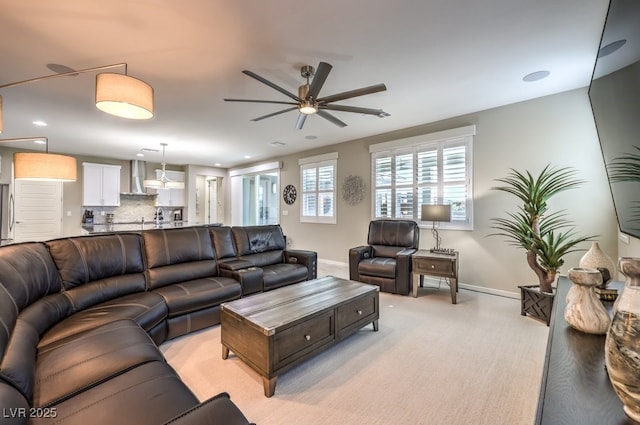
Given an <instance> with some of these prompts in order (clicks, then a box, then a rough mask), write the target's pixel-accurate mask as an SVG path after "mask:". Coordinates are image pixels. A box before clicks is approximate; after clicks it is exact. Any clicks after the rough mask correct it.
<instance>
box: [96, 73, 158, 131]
mask: <svg viewBox="0 0 640 425" xmlns="http://www.w3.org/2000/svg"><path fill="white" fill-rule="evenodd" d="M96 107H97V108H98V109H100V110H101V111H103V112H106V113H107V114H111V115H115V116H117V117H122V118H129V119H134V120H146V119H149V118H151V117H153V88H152V87H151V86H150V85H149V84H147V83H145V82H144V81H142V80H138V79H137V78H133V77H130V76H128V75H123V74H112V73H103V74H98V75H97V76H96Z"/></svg>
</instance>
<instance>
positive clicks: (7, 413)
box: [0, 378, 29, 425]
mask: <svg viewBox="0 0 640 425" xmlns="http://www.w3.org/2000/svg"><path fill="white" fill-rule="evenodd" d="M0 406H2V409H0V410H1V411H2V413H1V414H2V425H26V424H27V423H28V421H29V415H27V414H23V412H28V411H29V403H28V402H27V400H26V399H25V398H24V396H23V395H22V394H21V393H20V391H18V390H17V389H15V388H14V387H13V386H12V385H10V384H9V383H7V382H5V381H3V380H2V378H0Z"/></svg>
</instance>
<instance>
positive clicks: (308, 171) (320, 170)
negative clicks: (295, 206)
mask: <svg viewBox="0 0 640 425" xmlns="http://www.w3.org/2000/svg"><path fill="white" fill-rule="evenodd" d="M298 164H299V165H300V180H301V181H300V187H301V192H302V193H301V205H300V221H301V222H305V223H332V224H335V223H336V168H337V164H338V154H337V153H330V154H326V155H318V156H314V157H310V158H303V159H301V160H299V161H298Z"/></svg>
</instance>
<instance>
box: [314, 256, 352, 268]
mask: <svg viewBox="0 0 640 425" xmlns="http://www.w3.org/2000/svg"><path fill="white" fill-rule="evenodd" d="M318 264H326V265H327V266H336V267H344V268H346V269H348V268H349V263H343V262H342V261H334V260H325V259H324V258H318Z"/></svg>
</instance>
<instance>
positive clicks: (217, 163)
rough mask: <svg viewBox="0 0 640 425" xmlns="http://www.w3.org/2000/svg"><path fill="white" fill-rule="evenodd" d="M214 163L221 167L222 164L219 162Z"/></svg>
mask: <svg viewBox="0 0 640 425" xmlns="http://www.w3.org/2000/svg"><path fill="white" fill-rule="evenodd" d="M213 165H215V166H216V167H219V166H221V165H222V164H220V163H219V162H216V163H215V164H213Z"/></svg>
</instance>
